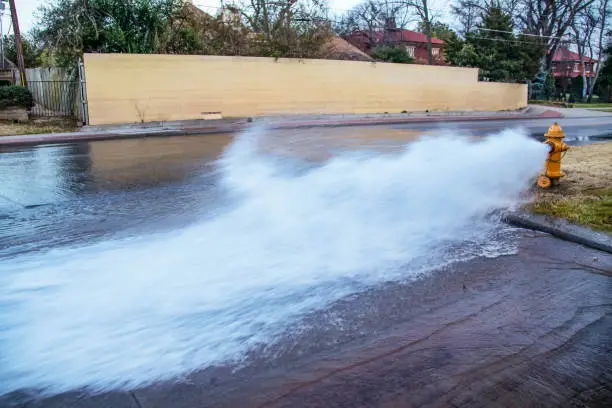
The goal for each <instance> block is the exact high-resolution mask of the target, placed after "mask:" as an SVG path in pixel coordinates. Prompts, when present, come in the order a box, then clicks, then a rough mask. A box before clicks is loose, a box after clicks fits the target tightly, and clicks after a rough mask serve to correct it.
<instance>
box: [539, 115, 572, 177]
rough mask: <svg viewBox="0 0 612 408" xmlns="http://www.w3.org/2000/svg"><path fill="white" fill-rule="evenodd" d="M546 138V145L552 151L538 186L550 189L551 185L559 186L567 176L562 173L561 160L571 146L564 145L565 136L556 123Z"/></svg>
mask: <svg viewBox="0 0 612 408" xmlns="http://www.w3.org/2000/svg"><path fill="white" fill-rule="evenodd" d="M544 136H546V141H544V143H546V144H547V145H549V146H550V151H549V152H548V157H547V158H546V171H545V173H544V175H542V176H540V177H539V178H538V186H540V187H542V188H549V187H550V186H551V185H557V184H559V179H560V178H561V177H564V176H565V173H564V172H562V171H561V158H562V157H563V156H562V153H563V152H565V151H566V150H567V149H569V146H568V145H566V144H565V143H563V141H562V139H563V138H564V137H565V134H564V133H563V129H561V126H559V124H558V123H556V122H555V123H554V124H553V125H552V126H551V127H550V128H549V129H548V132H546V134H545V135H544Z"/></svg>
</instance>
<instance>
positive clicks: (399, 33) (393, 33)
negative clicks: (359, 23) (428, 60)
mask: <svg viewBox="0 0 612 408" xmlns="http://www.w3.org/2000/svg"><path fill="white" fill-rule="evenodd" d="M379 34H380V38H381V39H382V37H383V33H382V32H381V33H379ZM387 37H388V38H390V39H391V40H392V41H397V42H399V41H406V42H414V43H424V44H427V36H426V35H425V34H423V33H419V32H416V31H410V30H402V29H392V30H388V31H387ZM431 43H432V44H440V45H443V44H444V41H442V40H440V39H438V38H435V37H431Z"/></svg>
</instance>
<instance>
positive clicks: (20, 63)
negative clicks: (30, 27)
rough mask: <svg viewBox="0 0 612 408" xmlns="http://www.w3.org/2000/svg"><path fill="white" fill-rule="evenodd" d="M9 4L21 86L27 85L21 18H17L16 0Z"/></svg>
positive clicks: (11, 0)
mask: <svg viewBox="0 0 612 408" xmlns="http://www.w3.org/2000/svg"><path fill="white" fill-rule="evenodd" d="M9 6H10V7H11V19H12V20H13V32H14V33H15V49H16V50H17V67H18V68H19V77H20V78H21V86H26V76H25V64H24V62H23V44H22V43H21V32H20V31H19V20H18V19H17V8H16V7H15V0H9Z"/></svg>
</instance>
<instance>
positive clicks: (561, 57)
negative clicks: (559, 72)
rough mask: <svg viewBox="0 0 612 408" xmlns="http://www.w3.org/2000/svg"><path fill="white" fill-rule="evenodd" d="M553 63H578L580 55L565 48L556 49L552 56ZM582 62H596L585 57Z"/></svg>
mask: <svg viewBox="0 0 612 408" xmlns="http://www.w3.org/2000/svg"><path fill="white" fill-rule="evenodd" d="M553 61H555V62H573V61H575V62H579V61H580V55H578V53H577V52H574V51H570V50H569V49H567V48H557V50H556V51H555V54H554V55H553ZM584 62H597V60H594V59H592V58H589V57H587V56H585V57H584Z"/></svg>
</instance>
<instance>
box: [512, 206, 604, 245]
mask: <svg viewBox="0 0 612 408" xmlns="http://www.w3.org/2000/svg"><path fill="white" fill-rule="evenodd" d="M503 221H504V222H506V223H507V224H510V225H512V226H515V227H520V228H527V229H530V230H534V231H541V232H546V233H548V234H550V235H553V236H555V237H557V238H560V239H563V240H565V241H570V242H575V243H577V244H581V245H584V246H587V247H589V248H594V249H598V250H600V251H604V252H607V253H609V254H612V235H609V234H606V233H605V232H597V231H593V230H592V229H590V228H586V227H581V226H579V225H575V224H571V223H569V222H568V221H567V220H564V219H561V218H556V217H551V216H545V215H537V214H531V213H528V212H524V211H520V212H512V213H509V214H506V215H505V216H504V217H503Z"/></svg>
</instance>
